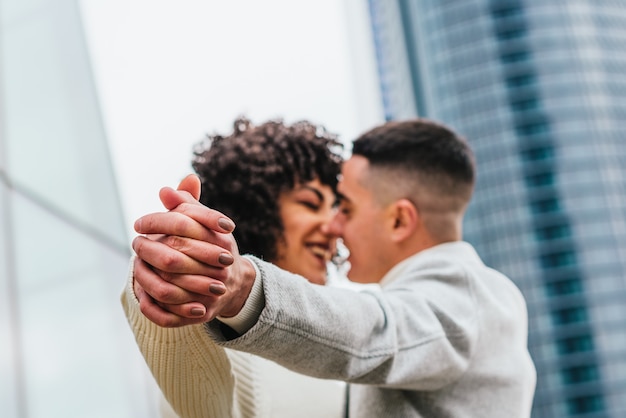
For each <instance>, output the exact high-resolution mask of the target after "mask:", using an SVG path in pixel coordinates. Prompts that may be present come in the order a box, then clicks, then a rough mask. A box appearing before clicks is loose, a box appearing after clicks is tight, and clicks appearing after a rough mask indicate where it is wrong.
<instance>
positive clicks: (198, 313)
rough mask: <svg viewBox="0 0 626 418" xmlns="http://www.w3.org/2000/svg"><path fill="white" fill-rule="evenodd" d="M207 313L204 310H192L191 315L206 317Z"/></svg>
mask: <svg viewBox="0 0 626 418" xmlns="http://www.w3.org/2000/svg"><path fill="white" fill-rule="evenodd" d="M205 313H206V311H205V310H204V308H191V314H192V315H193V316H204V314H205Z"/></svg>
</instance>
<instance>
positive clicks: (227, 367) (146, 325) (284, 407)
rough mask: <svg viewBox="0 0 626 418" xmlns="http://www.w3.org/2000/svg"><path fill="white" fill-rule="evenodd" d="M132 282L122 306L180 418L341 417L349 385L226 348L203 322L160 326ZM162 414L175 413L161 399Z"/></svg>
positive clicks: (130, 278)
mask: <svg viewBox="0 0 626 418" xmlns="http://www.w3.org/2000/svg"><path fill="white" fill-rule="evenodd" d="M132 275H133V272H132V262H131V270H130V274H129V280H128V282H127V285H126V286H125V288H124V291H123V293H122V295H121V301H122V306H123V308H124V312H125V313H126V317H127V319H128V322H129V325H130V327H131V329H132V331H133V333H134V335H135V339H136V341H137V346H138V347H139V350H140V351H141V353H142V355H143V357H144V359H145V360H146V363H147V364H148V367H149V368H150V370H151V372H152V374H153V376H154V378H155V380H156V382H157V383H158V385H159V387H160V388H161V391H162V392H163V395H164V397H165V398H166V399H167V401H168V402H169V405H171V409H172V410H173V411H175V413H176V414H177V415H178V416H180V417H181V418H212V417H214V418H229V417H233V418H247V417H271V418H279V417H285V418H286V417H293V416H299V417H328V418H334V417H341V416H342V411H343V400H344V393H345V384H344V383H342V382H336V381H330V380H322V379H315V378H311V377H308V376H303V375H300V374H296V373H294V372H291V371H289V370H287V369H285V368H283V367H282V366H279V365H277V364H276V363H273V362H271V361H269V360H265V359H262V358H260V357H257V356H254V355H251V354H248V353H243V352H238V351H234V350H229V349H224V348H222V347H219V346H217V345H216V344H214V343H213V342H212V340H211V339H210V337H209V336H208V334H207V332H206V329H205V327H204V326H203V325H193V326H186V327H181V328H161V327H159V326H158V325H156V324H154V323H152V322H151V321H150V320H148V319H147V318H146V317H145V316H143V314H142V313H141V311H140V310H139V302H138V300H137V298H136V296H135V294H134V291H133V287H132ZM163 404H164V405H163V406H162V414H163V415H164V416H167V417H170V416H176V415H173V414H172V411H171V410H170V408H168V405H167V404H165V402H163Z"/></svg>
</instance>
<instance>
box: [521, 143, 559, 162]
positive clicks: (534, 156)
mask: <svg viewBox="0 0 626 418" xmlns="http://www.w3.org/2000/svg"><path fill="white" fill-rule="evenodd" d="M522 158H523V159H524V160H525V161H542V160H548V159H552V158H554V149H553V148H552V147H545V146H544V147H538V148H531V149H528V150H525V151H523V152H522Z"/></svg>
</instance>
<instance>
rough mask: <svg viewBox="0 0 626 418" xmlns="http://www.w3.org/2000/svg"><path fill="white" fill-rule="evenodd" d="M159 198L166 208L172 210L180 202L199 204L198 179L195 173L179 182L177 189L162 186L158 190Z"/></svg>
mask: <svg viewBox="0 0 626 418" xmlns="http://www.w3.org/2000/svg"><path fill="white" fill-rule="evenodd" d="M159 198H160V199H161V203H163V206H165V208H166V209H167V210H172V209H174V208H176V207H177V206H178V205H180V204H181V203H195V204H199V202H198V199H199V198H200V179H199V178H198V177H197V176H196V175H194V174H190V175H188V176H187V177H185V178H184V179H183V180H182V181H181V182H180V184H179V185H178V189H177V190H174V189H172V188H171V187H164V188H162V189H161V190H160V191H159Z"/></svg>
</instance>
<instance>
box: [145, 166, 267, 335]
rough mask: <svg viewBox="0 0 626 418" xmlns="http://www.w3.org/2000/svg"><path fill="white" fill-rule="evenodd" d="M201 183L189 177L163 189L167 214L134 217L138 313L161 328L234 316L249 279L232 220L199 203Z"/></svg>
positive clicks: (250, 269)
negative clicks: (234, 235) (172, 186)
mask: <svg viewBox="0 0 626 418" xmlns="http://www.w3.org/2000/svg"><path fill="white" fill-rule="evenodd" d="M199 186H200V183H199V180H198V179H197V177H195V176H188V177H186V178H185V179H184V180H183V181H182V182H181V184H180V185H179V188H178V190H173V189H171V188H163V189H161V192H160V197H161V201H162V202H163V204H164V206H165V207H166V208H167V209H170V211H169V212H166V213H153V214H150V215H146V216H144V217H142V218H139V219H138V220H137V222H136V223H135V230H136V231H137V232H138V233H140V234H148V235H147V236H145V237H144V236H138V237H137V238H135V240H134V241H133V249H134V250H135V252H136V253H137V259H136V260H135V264H134V290H135V295H136V296H137V298H138V299H139V302H140V308H141V311H142V312H143V314H144V315H145V316H146V317H147V318H148V319H150V320H151V321H153V322H155V323H156V324H158V325H160V326H164V327H176V326H182V325H188V324H195V323H202V322H206V321H208V320H211V319H213V318H215V317H216V316H218V315H220V316H234V315H236V314H237V313H238V312H239V311H240V310H241V308H242V306H243V304H244V303H245V300H246V299H247V297H248V295H249V293H250V290H251V288H252V284H253V283H254V276H255V273H254V268H253V267H252V265H251V264H250V261H248V260H246V259H245V258H243V257H241V256H240V255H239V252H238V248H237V243H236V242H235V240H234V238H233V236H232V234H230V232H231V231H232V230H233V229H234V223H233V222H232V221H231V220H230V219H228V218H227V217H225V216H224V215H223V214H222V213H220V212H217V211H215V210H212V209H209V208H207V207H205V206H203V205H202V204H200V203H199V202H198V201H197V200H196V198H197V197H198V196H199V191H200V187H199Z"/></svg>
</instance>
